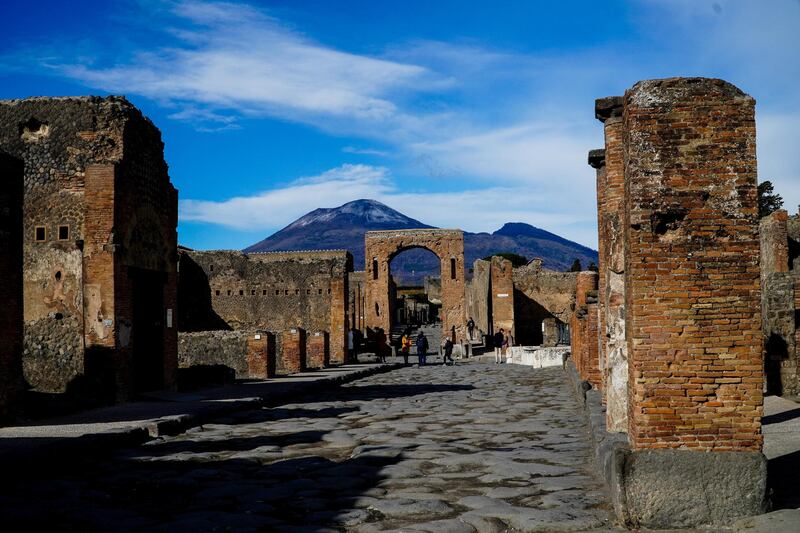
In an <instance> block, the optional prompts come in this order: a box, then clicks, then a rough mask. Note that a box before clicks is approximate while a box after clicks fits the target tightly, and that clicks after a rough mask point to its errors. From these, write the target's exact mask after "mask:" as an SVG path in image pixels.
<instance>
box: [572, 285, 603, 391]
mask: <svg viewBox="0 0 800 533" xmlns="http://www.w3.org/2000/svg"><path fill="white" fill-rule="evenodd" d="M598 324H599V318H598V308H597V273H596V272H592V271H585V272H579V273H578V279H577V284H576V290H575V313H574V314H573V316H572V320H571V322H570V340H571V347H572V350H571V351H572V359H573V361H574V362H575V366H576V367H577V369H578V373H579V374H580V376H581V379H584V380H586V381H588V382H590V383H591V384H592V385H593V386H594V387H597V388H601V387H602V383H601V374H600V364H599V359H598V343H597V337H598Z"/></svg>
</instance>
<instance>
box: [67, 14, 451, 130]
mask: <svg viewBox="0 0 800 533" xmlns="http://www.w3.org/2000/svg"><path fill="white" fill-rule="evenodd" d="M167 22H168V23H171V24H172V25H173V26H172V27H171V33H172V34H173V35H174V37H175V38H176V42H175V43H174V44H173V45H171V46H169V47H163V48H160V49H157V50H148V51H147V52H146V53H145V52H142V53H138V54H135V55H134V56H133V57H132V58H131V59H130V60H128V61H124V62H119V63H116V64H113V65H111V66H105V67H104V66H97V65H94V64H91V63H88V64H74V63H72V64H70V63H62V64H60V65H57V66H56V68H57V69H58V70H59V71H60V72H62V73H63V74H65V75H67V76H69V77H71V78H74V79H77V80H80V81H81V82H82V83H85V84H87V85H90V86H93V87H99V88H101V89H104V90H107V91H112V92H133V93H136V94H140V95H144V96H147V97H150V98H153V99H156V100H161V101H167V102H169V103H171V104H173V105H178V106H180V107H182V108H184V110H183V111H180V112H178V113H176V114H175V115H173V117H174V118H180V119H191V120H197V119H201V120H207V119H210V120H211V121H212V122H216V119H217V118H218V117H220V116H222V115H221V113H229V114H230V113H235V114H245V115H251V116H252V115H271V116H281V117H290V118H292V117H293V118H298V119H303V118H304V117H310V116H327V117H331V116H333V117H347V118H349V119H355V120H363V121H385V120H387V119H389V118H391V117H393V116H395V115H396V114H397V113H398V109H397V106H396V105H395V103H394V102H393V101H392V95H393V94H395V93H396V92H398V91H403V90H409V89H410V88H412V87H414V88H419V87H427V86H432V85H436V84H442V83H446V80H442V79H439V78H437V77H436V76H434V75H433V73H432V72H430V71H429V70H427V69H426V68H424V67H421V66H418V65H414V64H404V63H400V62H396V61H388V60H385V59H380V58H372V57H368V56H364V55H356V54H351V53H347V52H342V51H339V50H336V49H333V48H330V47H326V46H323V45H321V44H318V43H315V42H314V41H312V40H311V39H309V38H307V37H305V36H303V35H301V34H299V33H297V32H295V31H293V30H291V29H289V28H287V27H285V26H283V25H282V24H281V23H280V21H278V20H276V19H274V18H272V17H269V16H268V15H266V14H265V13H264V12H263V11H261V10H258V9H256V8H254V7H251V6H248V5H245V4H233V3H212V2H202V1H198V0H185V1H182V2H178V3H177V4H175V5H174V8H173V9H172V10H171V17H169V18H168V19H167ZM198 105H203V106H205V107H206V109H207V110H208V113H210V114H211V116H210V117H206V116H202V115H201V114H199V113H197V112H196V109H197V106H198ZM187 110H194V111H187Z"/></svg>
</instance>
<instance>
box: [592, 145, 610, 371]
mask: <svg viewBox="0 0 800 533" xmlns="http://www.w3.org/2000/svg"><path fill="white" fill-rule="evenodd" d="M589 166H591V167H592V168H594V169H595V171H596V183H597V257H598V258H597V271H598V276H597V294H598V299H597V315H598V316H597V330H598V335H597V338H596V339H595V340H596V342H597V359H598V364H599V366H600V376H601V378H602V379H603V381H604V384H605V366H606V360H605V359H606V354H605V348H606V339H605V331H606V308H605V301H606V299H605V298H604V296H605V293H606V276H605V275H603V274H604V271H605V269H606V265H607V263H608V246H607V243H608V228H607V225H606V219H607V218H608V213H607V212H606V151H605V149H602V148H601V149H598V150H591V151H589Z"/></svg>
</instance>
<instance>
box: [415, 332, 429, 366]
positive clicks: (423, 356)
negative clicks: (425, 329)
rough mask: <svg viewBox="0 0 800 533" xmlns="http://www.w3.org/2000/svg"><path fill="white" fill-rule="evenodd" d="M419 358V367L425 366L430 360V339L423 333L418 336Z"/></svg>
mask: <svg viewBox="0 0 800 533" xmlns="http://www.w3.org/2000/svg"><path fill="white" fill-rule="evenodd" d="M416 344H417V357H419V366H424V365H425V363H427V362H428V361H427V359H428V339H427V338H426V337H425V334H424V333H422V332H421V331H420V332H419V335H417V342H416Z"/></svg>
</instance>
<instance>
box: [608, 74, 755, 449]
mask: <svg viewBox="0 0 800 533" xmlns="http://www.w3.org/2000/svg"><path fill="white" fill-rule="evenodd" d="M754 104H755V102H754V100H753V99H752V98H751V97H749V96H747V95H746V94H744V93H742V92H741V91H739V90H738V89H737V88H736V87H734V86H732V85H730V84H728V83H725V82H723V81H721V80H711V79H696V78H695V79H681V78H673V79H667V80H651V81H645V82H640V83H638V84H636V85H635V86H634V87H633V88H632V89H630V90H629V91H627V92H626V95H625V111H624V125H625V139H624V140H625V179H626V191H625V193H626V198H625V202H626V210H627V212H628V216H629V224H626V225H625V228H626V246H627V249H626V255H627V260H626V267H625V272H626V287H625V291H626V314H627V323H626V328H627V332H626V333H627V340H628V357H629V373H630V385H631V386H630V388H629V392H628V394H629V416H628V423H629V427H628V432H629V437H630V441H631V445H632V447H633V449H643V448H692V449H700V450H714V451H723V450H753V451H757V450H760V449H761V444H762V436H761V432H760V428H761V415H762V403H763V396H762V382H763V358H762V339H761V317H760V294H759V243H758V226H757V224H758V210H757V203H756V146H755V117H754Z"/></svg>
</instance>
